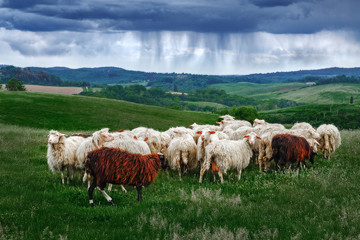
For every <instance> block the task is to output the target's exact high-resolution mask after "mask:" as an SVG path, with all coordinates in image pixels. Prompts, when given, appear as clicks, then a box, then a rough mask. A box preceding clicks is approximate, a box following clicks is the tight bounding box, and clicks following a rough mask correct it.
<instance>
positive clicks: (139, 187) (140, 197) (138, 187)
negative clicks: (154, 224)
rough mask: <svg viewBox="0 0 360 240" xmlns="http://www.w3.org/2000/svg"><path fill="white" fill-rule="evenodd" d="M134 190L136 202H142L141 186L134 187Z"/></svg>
mask: <svg viewBox="0 0 360 240" xmlns="http://www.w3.org/2000/svg"><path fill="white" fill-rule="evenodd" d="M136 190H137V191H138V198H137V200H138V201H141V200H142V192H141V190H142V186H136Z"/></svg>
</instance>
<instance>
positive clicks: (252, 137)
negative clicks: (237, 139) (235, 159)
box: [244, 132, 261, 145]
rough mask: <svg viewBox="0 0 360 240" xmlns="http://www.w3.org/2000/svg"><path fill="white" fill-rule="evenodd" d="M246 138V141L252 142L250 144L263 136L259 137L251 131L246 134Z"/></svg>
mask: <svg viewBox="0 0 360 240" xmlns="http://www.w3.org/2000/svg"><path fill="white" fill-rule="evenodd" d="M244 139H246V141H247V142H248V143H250V145H254V143H255V141H256V139H261V137H259V136H258V135H257V134H256V133H254V132H251V133H249V134H247V135H245V136H244Z"/></svg>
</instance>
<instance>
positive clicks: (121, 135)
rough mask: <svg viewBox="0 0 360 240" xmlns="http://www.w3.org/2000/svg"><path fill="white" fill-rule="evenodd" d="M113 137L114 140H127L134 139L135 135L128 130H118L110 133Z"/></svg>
mask: <svg viewBox="0 0 360 240" xmlns="http://www.w3.org/2000/svg"><path fill="white" fill-rule="evenodd" d="M111 135H113V136H114V140H115V141H116V140H118V139H120V140H128V139H132V138H134V136H135V134H133V133H132V132H131V131H130V130H123V129H122V130H118V131H116V132H113V133H111Z"/></svg>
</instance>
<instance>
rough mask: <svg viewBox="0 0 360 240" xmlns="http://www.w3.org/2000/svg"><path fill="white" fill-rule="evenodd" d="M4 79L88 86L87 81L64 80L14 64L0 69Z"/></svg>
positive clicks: (32, 82) (38, 83)
mask: <svg viewBox="0 0 360 240" xmlns="http://www.w3.org/2000/svg"><path fill="white" fill-rule="evenodd" d="M0 74H1V76H2V81H3V82H4V83H7V82H8V81H9V80H10V79H13V78H16V79H18V80H20V81H21V82H23V83H25V84H34V85H45V86H74V87H88V86H90V84H89V83H87V82H71V81H64V80H62V79H61V78H59V77H58V76H55V75H53V74H49V73H47V72H44V71H35V70H31V69H30V68H18V67H14V66H6V67H3V68H1V69H0Z"/></svg>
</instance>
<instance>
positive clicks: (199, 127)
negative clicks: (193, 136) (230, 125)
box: [190, 123, 220, 132]
mask: <svg viewBox="0 0 360 240" xmlns="http://www.w3.org/2000/svg"><path fill="white" fill-rule="evenodd" d="M190 127H191V128H192V130H194V132H197V131H202V130H203V129H205V128H208V129H210V130H212V131H219V130H220V126H216V125H211V124H203V125H199V124H197V123H193V124H192V125H190Z"/></svg>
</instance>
